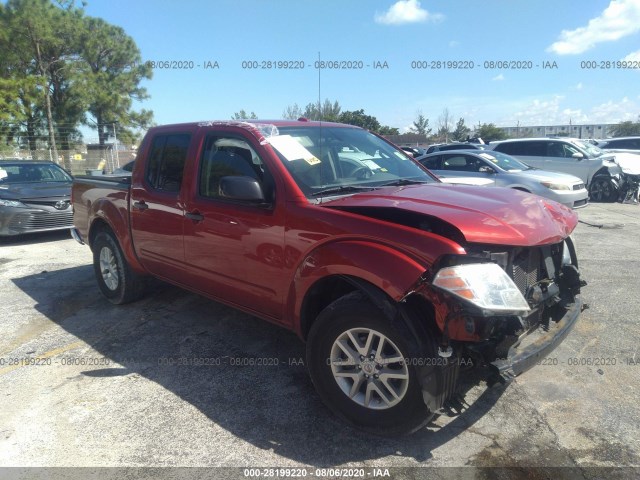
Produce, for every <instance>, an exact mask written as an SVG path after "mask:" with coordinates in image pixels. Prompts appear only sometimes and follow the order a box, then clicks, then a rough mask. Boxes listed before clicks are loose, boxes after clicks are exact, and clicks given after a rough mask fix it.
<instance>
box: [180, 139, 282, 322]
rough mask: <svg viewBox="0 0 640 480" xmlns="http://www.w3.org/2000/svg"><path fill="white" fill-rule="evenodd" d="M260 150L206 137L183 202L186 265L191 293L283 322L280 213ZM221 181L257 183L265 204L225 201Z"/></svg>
mask: <svg viewBox="0 0 640 480" xmlns="http://www.w3.org/2000/svg"><path fill="white" fill-rule="evenodd" d="M258 149H259V147H258V146H257V145H252V144H251V140H250V139H248V138H245V137H243V136H242V135H241V134H240V133H229V132H226V131H220V132H211V133H209V134H208V135H207V137H206V139H205V140H204V148H203V151H202V154H201V156H200V158H199V168H198V172H197V177H198V178H197V185H196V188H195V189H194V191H193V192H192V193H191V194H190V196H189V198H188V200H187V202H186V203H185V217H184V220H183V222H184V227H183V228H184V249H185V262H186V264H187V268H188V269H189V271H190V272H191V273H192V274H191V276H190V280H191V281H192V284H191V287H192V288H194V289H197V290H199V291H201V292H203V293H206V294H207V295H210V296H213V297H216V298H219V299H221V300H224V301H226V302H230V303H233V304H236V305H238V306H241V307H244V308H247V309H249V310H252V311H255V312H256V313H259V314H261V315H266V316H268V317H271V318H273V319H274V320H281V317H282V298H283V295H284V291H283V289H284V285H285V283H286V282H285V279H283V271H284V267H285V266H284V215H283V211H284V209H283V204H282V203H279V202H278V200H281V199H279V198H276V197H277V196H276V194H275V187H274V182H273V178H272V177H271V175H270V173H269V171H268V170H267V168H266V165H265V164H264V162H263V160H262V158H261V157H260V156H259V155H258V153H257V151H258ZM225 176H244V177H250V178H252V179H255V180H257V181H258V182H259V183H260V185H261V186H262V190H263V192H264V194H265V202H264V203H262V204H256V203H255V202H254V203H251V202H247V201H241V200H235V199H232V198H228V197H225V195H224V192H222V191H221V189H220V179H221V178H222V177H225Z"/></svg>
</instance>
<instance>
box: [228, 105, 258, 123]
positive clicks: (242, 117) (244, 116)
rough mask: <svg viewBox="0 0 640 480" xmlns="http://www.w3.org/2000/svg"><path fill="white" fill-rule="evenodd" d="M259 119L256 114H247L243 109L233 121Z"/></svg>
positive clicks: (232, 118) (236, 113) (233, 117)
mask: <svg viewBox="0 0 640 480" xmlns="http://www.w3.org/2000/svg"><path fill="white" fill-rule="evenodd" d="M257 118H258V116H257V115H256V114H255V112H251V113H247V112H246V111H245V110H244V108H241V109H240V111H239V112H235V113H234V114H233V116H232V117H231V120H255V119H257Z"/></svg>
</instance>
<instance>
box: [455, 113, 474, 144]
mask: <svg viewBox="0 0 640 480" xmlns="http://www.w3.org/2000/svg"><path fill="white" fill-rule="evenodd" d="M469 133H471V129H470V128H469V127H467V126H466V125H465V123H464V118H462V117H460V119H459V120H458V123H456V128H455V130H454V131H453V132H451V138H452V139H453V140H455V141H456V142H464V141H465V140H466V139H467V137H468V136H469Z"/></svg>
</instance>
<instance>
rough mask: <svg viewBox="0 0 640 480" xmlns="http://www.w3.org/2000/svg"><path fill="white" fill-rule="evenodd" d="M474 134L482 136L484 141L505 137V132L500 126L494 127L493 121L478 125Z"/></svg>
mask: <svg viewBox="0 0 640 480" xmlns="http://www.w3.org/2000/svg"><path fill="white" fill-rule="evenodd" d="M475 134H476V136H478V137H480V138H482V140H484V141H485V142H491V141H493V140H504V139H505V138H507V134H506V133H505V131H504V130H503V129H501V128H498V127H496V126H495V125H494V124H493V123H483V124H482V125H479V126H478V129H477V130H476V132H475Z"/></svg>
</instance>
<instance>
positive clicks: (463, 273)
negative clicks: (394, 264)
mask: <svg viewBox="0 0 640 480" xmlns="http://www.w3.org/2000/svg"><path fill="white" fill-rule="evenodd" d="M466 249H467V252H468V254H467V255H464V256H459V255H447V256H445V257H443V258H441V259H440V260H439V261H438V262H437V263H436V264H435V265H434V266H433V268H432V269H430V271H429V272H428V273H427V275H426V276H425V277H424V278H423V283H422V284H421V286H420V287H419V288H418V289H416V291H415V293H418V294H420V295H422V296H423V297H425V298H426V299H427V300H428V301H429V302H430V303H431V304H432V305H434V307H435V308H434V310H435V313H436V315H435V318H436V322H437V323H438V327H439V329H440V331H441V332H442V337H441V341H440V349H439V353H440V355H441V356H445V357H449V356H451V355H455V356H457V358H459V359H460V358H470V359H472V360H473V364H474V365H485V366H490V368H491V369H492V370H493V371H494V373H496V374H498V375H500V378H502V379H507V378H510V377H513V376H516V375H519V374H521V373H523V372H525V371H526V370H528V369H529V368H531V367H533V366H534V365H536V364H537V363H539V362H540V361H541V359H543V358H544V357H546V356H547V355H548V354H549V353H550V352H551V351H553V349H555V348H556V347H557V346H558V345H559V344H560V343H561V342H562V340H564V338H565V337H566V336H567V334H568V333H569V332H570V331H571V329H572V328H573V326H574V325H575V323H576V321H577V319H578V317H579V315H580V312H581V311H582V309H583V303H582V300H581V298H580V288H581V287H582V286H584V285H586V283H585V282H584V281H583V280H581V279H580V273H579V271H578V261H577V257H576V252H575V246H574V242H573V240H572V238H571V237H568V238H567V239H565V240H564V241H562V242H560V243H557V244H553V245H545V246H537V247H513V248H504V247H492V246H485V245H475V246H468V247H467V248H466Z"/></svg>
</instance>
